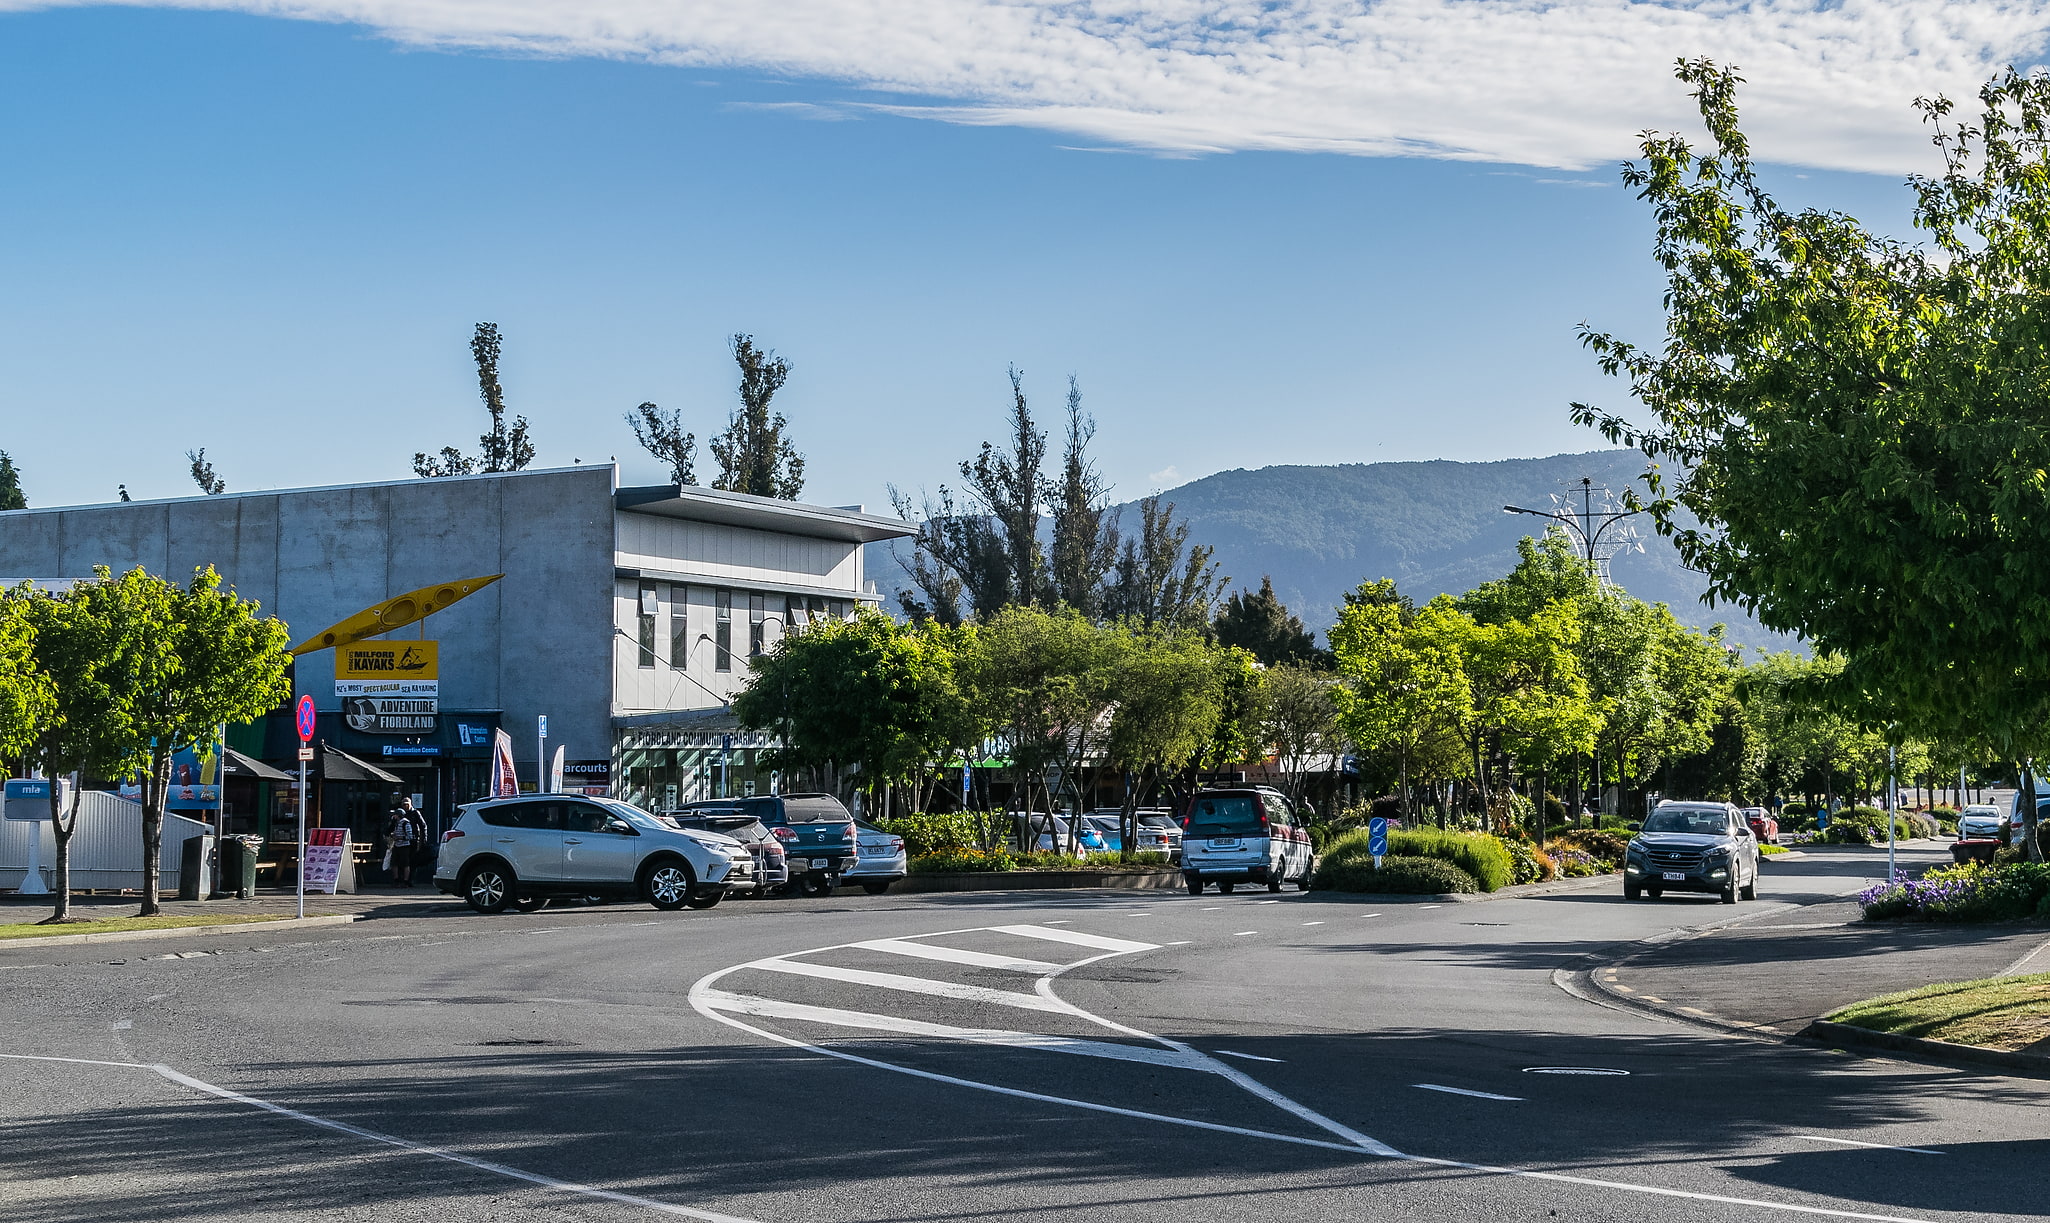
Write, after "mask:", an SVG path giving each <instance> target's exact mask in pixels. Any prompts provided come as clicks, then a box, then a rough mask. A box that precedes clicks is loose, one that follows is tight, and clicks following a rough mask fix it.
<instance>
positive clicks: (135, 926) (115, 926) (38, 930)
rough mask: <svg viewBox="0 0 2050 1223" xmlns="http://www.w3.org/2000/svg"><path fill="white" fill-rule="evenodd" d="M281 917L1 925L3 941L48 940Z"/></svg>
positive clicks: (252, 915)
mask: <svg viewBox="0 0 2050 1223" xmlns="http://www.w3.org/2000/svg"><path fill="white" fill-rule="evenodd" d="M282 920H284V915H283V914H280V913H195V914H192V915H190V916H178V917H107V918H101V919H98V920H96V921H74V922H64V923H63V924H61V925H50V926H45V925H42V924H40V923H38V922H14V923H11V924H4V925H0V938H47V937H49V936H50V935H53V934H106V933H109V932H112V931H115V930H169V929H173V928H175V927H178V926H228V925H236V924H239V923H241V922H256V921H282Z"/></svg>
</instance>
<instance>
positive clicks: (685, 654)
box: [669, 586, 690, 671]
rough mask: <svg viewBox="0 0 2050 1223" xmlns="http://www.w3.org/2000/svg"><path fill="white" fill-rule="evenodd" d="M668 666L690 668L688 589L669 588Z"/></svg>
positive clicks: (679, 668) (680, 587)
mask: <svg viewBox="0 0 2050 1223" xmlns="http://www.w3.org/2000/svg"><path fill="white" fill-rule="evenodd" d="M669 665H670V666H672V667H674V668H676V669H677V670H678V671H681V670H684V669H685V668H687V667H689V666H690V587H688V586H671V587H670V588H669Z"/></svg>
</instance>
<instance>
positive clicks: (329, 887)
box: [304, 828, 349, 896]
mask: <svg viewBox="0 0 2050 1223" xmlns="http://www.w3.org/2000/svg"><path fill="white" fill-rule="evenodd" d="M348 852H349V830H348V829H346V828H314V829H311V830H309V831H308V832H307V834H306V866H305V872H304V873H305V879H306V890H307V891H309V892H326V893H327V894H328V895H330V896H332V895H334V894H335V885H336V884H337V883H339V882H340V881H341V878H342V855H343V854H345V853H348Z"/></svg>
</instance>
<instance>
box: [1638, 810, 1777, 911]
mask: <svg viewBox="0 0 2050 1223" xmlns="http://www.w3.org/2000/svg"><path fill="white" fill-rule="evenodd" d="M1665 892H1713V893H1716V894H1717V895H1720V896H1721V897H1722V900H1723V903H1724V904H1728V905H1733V904H1736V903H1737V900H1738V898H1739V897H1742V898H1743V899H1745V900H1756V899H1758V838H1757V837H1756V836H1755V835H1754V834H1753V833H1752V831H1751V826H1750V824H1748V823H1746V822H1745V819H1744V815H1743V813H1742V812H1740V811H1738V810H1737V809H1736V808H1735V807H1732V806H1731V805H1729V804H1728V803H1673V802H1669V803H1660V804H1659V805H1658V806H1657V807H1656V808H1654V809H1653V810H1652V813H1651V814H1650V815H1649V816H1647V817H1646V818H1645V821H1644V824H1643V826H1642V827H1640V828H1639V829H1638V831H1637V835H1636V836H1634V837H1632V838H1631V840H1630V846H1629V848H1628V849H1627V850H1626V851H1625V852H1624V857H1623V898H1624V899H1625V900H1636V899H1637V898H1638V897H1639V896H1641V895H1648V896H1650V897H1651V898H1652V899H1653V900H1657V899H1658V898H1659V896H1660V895H1661V894H1662V893H1665Z"/></svg>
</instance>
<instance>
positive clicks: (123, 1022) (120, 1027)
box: [114, 1019, 135, 1032]
mask: <svg viewBox="0 0 2050 1223" xmlns="http://www.w3.org/2000/svg"><path fill="white" fill-rule="evenodd" d="M134 1026H135V1021H134V1020H132V1019H117V1020H115V1021H114V1030H115V1031H116V1032H126V1031H127V1030H128V1029H130V1028H132V1027H134Z"/></svg>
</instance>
